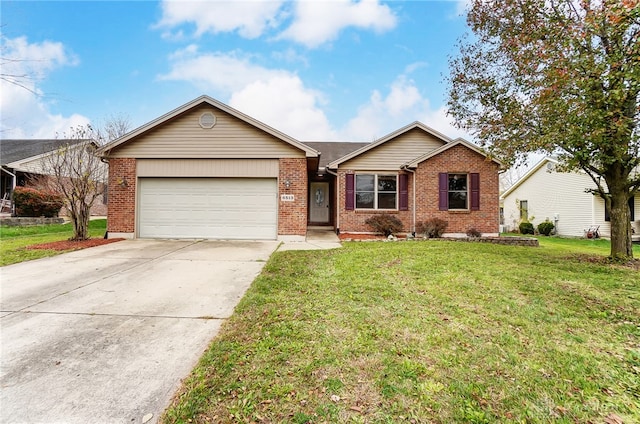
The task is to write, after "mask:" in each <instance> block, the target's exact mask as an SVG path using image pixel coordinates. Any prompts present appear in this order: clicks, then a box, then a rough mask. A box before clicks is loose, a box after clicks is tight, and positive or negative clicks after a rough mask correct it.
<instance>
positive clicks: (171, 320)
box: [0, 240, 278, 423]
mask: <svg viewBox="0 0 640 424" xmlns="http://www.w3.org/2000/svg"><path fill="white" fill-rule="evenodd" d="M277 246H278V243H277V242H275V241H274V242H229V241H224V242H221V241H164V240H163V241H156V240H129V241H122V242H118V243H113V244H109V245H105V246H101V247H95V248H91V249H86V250H81V251H78V252H74V253H69V254H64V255H59V256H56V257H52V258H46V259H41V260H36V261H30V262H24V263H21V264H15V265H10V266H7V267H4V268H0V278H1V280H0V317H1V318H0V336H1V340H0V343H1V344H0V349H1V350H0V361H1V368H0V384H1V390H0V392H1V393H0V422H2V423H13V422H27V423H36V422H42V423H51V422H60V423H90V422H93V423H143V422H148V423H153V422H156V421H157V419H158V418H159V416H160V414H161V413H162V411H163V410H164V409H165V408H166V406H167V405H168V402H169V400H170V399H171V396H172V395H173V394H174V393H175V391H176V389H177V388H178V387H179V384H180V381H181V379H183V378H184V377H186V376H187V375H188V374H189V372H190V371H191V369H192V368H193V366H194V365H195V364H196V362H197V360H198V359H199V357H200V356H201V355H202V353H203V351H204V350H205V349H206V347H207V346H208V344H209V342H210V341H211V339H212V338H213V337H214V336H215V335H216V333H217V332H218V329H219V328H220V325H221V323H222V322H223V320H224V319H226V318H228V317H229V316H230V315H231V314H232V312H233V309H234V307H235V306H236V304H237V302H238V301H239V299H240V298H241V297H242V296H243V295H244V292H245V291H246V289H247V288H248V287H249V285H250V284H251V282H252V281H253V279H254V278H255V277H256V275H257V274H258V273H259V272H260V270H261V269H262V267H263V265H264V263H265V261H266V260H267V259H268V258H269V256H270V255H271V253H272V252H273V251H274V250H275V249H276V248H277Z"/></svg>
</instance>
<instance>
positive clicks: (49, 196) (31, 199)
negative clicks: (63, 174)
mask: <svg viewBox="0 0 640 424" xmlns="http://www.w3.org/2000/svg"><path fill="white" fill-rule="evenodd" d="M13 204H14V205H15V211H16V215H17V216H31V217H40V216H44V217H47V218H51V217H54V216H58V212H60V209H62V206H64V201H63V199H62V196H60V195H59V194H56V193H51V192H47V191H39V190H36V189H33V188H27V187H16V189H15V190H13Z"/></svg>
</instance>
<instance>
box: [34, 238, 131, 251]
mask: <svg viewBox="0 0 640 424" xmlns="http://www.w3.org/2000/svg"><path fill="white" fill-rule="evenodd" d="M122 240H124V239H123V238H112V239H103V238H92V239H88V240H81V241H72V240H62V241H53V242H51V243H42V244H33V245H31V246H27V247H26V249H27V250H37V249H46V250H80V249H86V248H87V247H96V246H102V245H103V244H109V243H115V242H117V241H122Z"/></svg>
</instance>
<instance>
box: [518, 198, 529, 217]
mask: <svg viewBox="0 0 640 424" xmlns="http://www.w3.org/2000/svg"><path fill="white" fill-rule="evenodd" d="M520 220H521V221H524V222H527V221H529V201H527V200H521V201H520Z"/></svg>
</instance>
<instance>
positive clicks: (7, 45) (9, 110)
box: [0, 37, 89, 138]
mask: <svg viewBox="0 0 640 424" xmlns="http://www.w3.org/2000/svg"><path fill="white" fill-rule="evenodd" d="M1 49H2V74H3V76H4V77H3V78H2V80H0V92H1V93H2V95H1V96H0V116H1V117H2V119H1V120H0V136H2V138H54V137H55V136H56V133H63V132H65V131H68V130H69V128H70V127H72V126H76V125H84V124H87V123H89V119H88V118H86V117H84V116H81V115H78V114H73V115H71V116H63V115H60V114H55V113H52V112H51V110H50V104H49V103H47V101H46V96H45V95H44V93H43V92H42V90H41V89H40V87H39V83H40V81H42V80H43V79H45V78H46V77H47V76H48V74H49V73H50V72H51V71H52V70H54V69H56V68H60V67H63V66H75V65H77V64H78V62H79V60H78V58H77V57H76V56H74V55H73V54H71V53H69V52H68V51H67V50H66V49H65V47H64V45H63V44H62V43H59V42H52V41H44V42H42V43H29V42H28V40H27V38H26V37H18V38H13V39H9V38H3V39H2V47H1ZM10 76H17V78H13V77H10Z"/></svg>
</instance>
